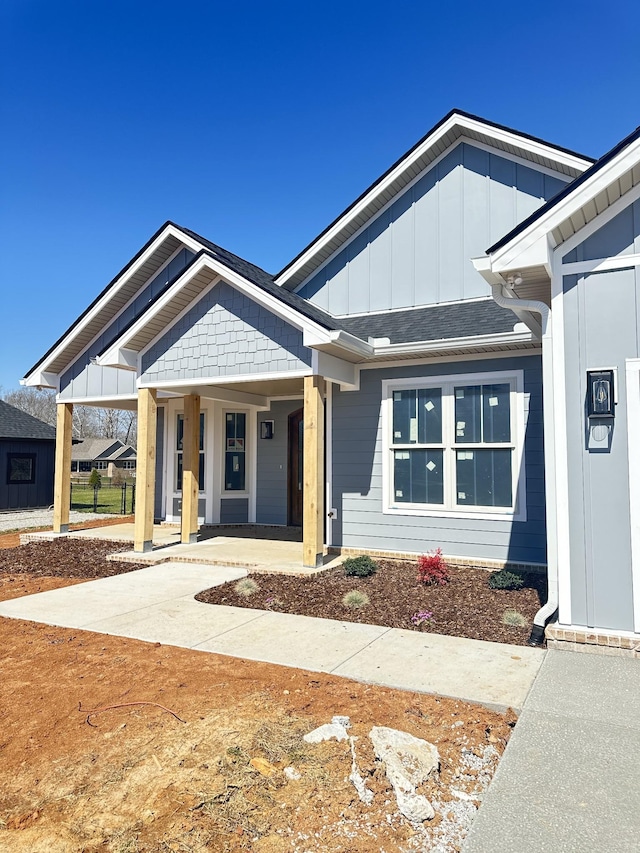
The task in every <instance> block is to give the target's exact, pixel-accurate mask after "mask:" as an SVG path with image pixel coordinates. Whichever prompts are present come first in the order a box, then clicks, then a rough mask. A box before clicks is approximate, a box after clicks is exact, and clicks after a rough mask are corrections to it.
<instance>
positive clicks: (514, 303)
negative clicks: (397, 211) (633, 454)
mask: <svg viewBox="0 0 640 853" xmlns="http://www.w3.org/2000/svg"><path fill="white" fill-rule="evenodd" d="M491 292H492V295H493V298H494V300H495V301H496V302H497V304H498V305H500V307H501V308H509V309H510V310H512V311H514V313H515V314H516V316H519V313H518V312H520V311H528V312H529V311H530V312H531V313H533V314H538V315H539V316H540V325H541V331H542V377H543V379H542V387H543V389H544V391H543V393H545V391H546V394H545V399H544V435H545V438H547V439H548V438H549V437H551V436H553V434H554V433H553V429H554V413H553V390H552V389H553V348H552V344H553V338H552V335H551V323H550V320H551V309H550V308H549V306H548V305H546V304H545V303H544V302H538V301H537V300H532V299H518V298H517V297H515V296H513V295H509V294H510V293H511V291H510V290H509V289H508V287H506V286H505V284H504V283H502V284H492V285H491ZM555 471H556V464H555V442H554V441H547V442H546V443H545V493H546V495H547V497H548V495H549V490H550V488H551V483H553V482H554V479H555ZM554 504H555V501H554ZM547 506H549V501H548V500H547ZM549 540H550V541H551V543H552V547H551V548H550V549H549V553H548V554H547V579H548V587H549V589H548V594H547V601H546V602H545V604H543V606H542V607H541V608H540V609H539V610H538V612H537V613H536V615H535V616H534V617H533V628H532V629H531V635H530V637H529V645H530V646H540V645H542V643H543V642H544V629H545V626H546V625H547V623H548V622H550V621H551V619H552V618H553V616H554V615H555V614H556V613H557V611H558V601H559V593H558V553H557V548H556V543H557V513H556V512H555V509H554V512H551V513H549V512H547V541H549Z"/></svg>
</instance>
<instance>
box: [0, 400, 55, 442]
mask: <svg viewBox="0 0 640 853" xmlns="http://www.w3.org/2000/svg"><path fill="white" fill-rule="evenodd" d="M55 437H56V430H55V427H52V426H49V424H46V423H45V422H44V421H40V420H38V418H34V417H33V415H28V414H27V413H26V412H23V411H22V410H21V409H16V407H15V406H10V405H9V403H5V401H4V400H0V438H23V439H44V440H49V441H54V440H55Z"/></svg>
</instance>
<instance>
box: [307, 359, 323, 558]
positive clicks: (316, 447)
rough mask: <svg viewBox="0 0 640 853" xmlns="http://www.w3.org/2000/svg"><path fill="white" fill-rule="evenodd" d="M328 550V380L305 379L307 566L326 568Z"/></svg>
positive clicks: (317, 378)
mask: <svg viewBox="0 0 640 853" xmlns="http://www.w3.org/2000/svg"><path fill="white" fill-rule="evenodd" d="M323 548H324V379H323V378H322V376H305V377H304V489H303V509H302V549H303V564H304V565H305V566H307V567H309V568H316V567H317V566H321V565H322V558H323Z"/></svg>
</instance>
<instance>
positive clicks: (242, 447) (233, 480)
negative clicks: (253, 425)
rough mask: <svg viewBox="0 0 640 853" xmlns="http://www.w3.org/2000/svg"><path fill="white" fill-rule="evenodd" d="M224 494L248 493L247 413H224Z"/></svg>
mask: <svg viewBox="0 0 640 853" xmlns="http://www.w3.org/2000/svg"><path fill="white" fill-rule="evenodd" d="M223 453H224V481H223V484H222V485H223V492H246V491H247V463H246V460H247V412H224V451H223Z"/></svg>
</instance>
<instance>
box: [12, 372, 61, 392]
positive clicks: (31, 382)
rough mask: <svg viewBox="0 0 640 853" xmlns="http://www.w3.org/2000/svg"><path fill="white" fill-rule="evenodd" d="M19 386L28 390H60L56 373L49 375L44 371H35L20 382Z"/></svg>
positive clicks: (49, 373)
mask: <svg viewBox="0 0 640 853" xmlns="http://www.w3.org/2000/svg"><path fill="white" fill-rule="evenodd" d="M20 384H21V385H25V386H27V387H29V388H53V389H54V390H55V391H59V390H60V377H59V376H58V374H57V373H51V372H48V371H46V370H36V371H35V372H33V373H30V374H29V375H28V376H25V378H24V379H21V380H20Z"/></svg>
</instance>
